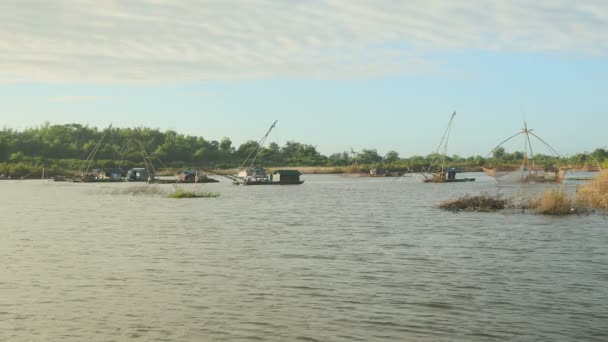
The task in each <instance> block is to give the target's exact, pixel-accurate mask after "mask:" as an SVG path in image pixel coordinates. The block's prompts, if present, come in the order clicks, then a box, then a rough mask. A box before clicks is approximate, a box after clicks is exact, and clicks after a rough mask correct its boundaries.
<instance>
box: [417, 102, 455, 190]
mask: <svg viewBox="0 0 608 342" xmlns="http://www.w3.org/2000/svg"><path fill="white" fill-rule="evenodd" d="M455 117H456V111H454V112H453V113H452V116H451V117H450V121H449V122H448V126H447V128H446V129H445V132H444V133H443V136H442V137H441V141H440V142H439V145H437V149H436V150H435V153H434V155H435V157H434V158H435V159H433V160H432V161H431V164H430V165H429V168H428V169H427V171H426V173H431V174H432V173H435V172H436V167H437V166H439V165H441V170H439V172H440V174H441V177H444V175H443V170H445V160H446V155H447V152H448V140H449V139H450V134H451V132H452V124H453V122H454V118H455ZM440 151H441V152H442V153H441V155H440V156H438V155H439V154H440V153H439V152H440ZM422 175H423V176H424V177H425V178H428V177H427V175H426V174H424V173H423V174H422Z"/></svg>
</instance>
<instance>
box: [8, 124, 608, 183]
mask: <svg viewBox="0 0 608 342" xmlns="http://www.w3.org/2000/svg"><path fill="white" fill-rule="evenodd" d="M104 134H105V137H104V143H103V144H102V145H100V147H99V150H98V151H97V153H96V155H95V158H94V161H93V162H92V164H91V165H90V167H91V168H113V167H121V168H123V169H127V168H131V167H138V166H141V165H142V164H143V162H142V153H141V150H140V148H139V146H138V145H137V143H135V141H136V140H137V141H140V142H143V146H144V147H145V149H146V150H147V152H148V153H149V154H150V157H151V160H152V162H153V163H154V165H155V166H156V167H157V168H158V169H160V170H162V169H165V170H171V171H173V170H178V169H180V168H186V167H199V168H205V169H229V168H237V167H239V166H240V164H241V163H242V161H243V160H245V158H246V157H247V156H248V155H249V154H250V153H251V152H252V151H253V150H255V149H256V148H257V142H256V141H247V142H244V143H243V144H241V145H239V146H234V145H233V143H232V141H231V140H230V138H227V137H225V138H222V139H220V140H219V141H217V140H209V139H205V138H203V137H200V136H190V135H184V134H179V133H177V132H175V131H172V130H167V131H160V130H158V129H151V128H108V129H101V130H100V129H98V128H96V127H88V126H83V125H80V124H66V125H51V124H48V123H46V124H44V125H41V126H39V127H34V128H29V129H25V130H22V131H17V130H12V129H8V128H4V129H3V130H1V131H0V174H4V175H5V176H9V175H10V176H12V177H26V178H27V177H31V178H39V177H40V176H42V173H43V170H44V171H45V174H46V175H49V176H53V175H59V174H71V173H75V172H77V171H78V170H79V169H81V168H82V166H83V165H82V162H83V160H85V159H87V157H88V156H89V155H90V153H91V151H92V150H93V149H94V148H95V146H96V145H97V144H98V143H99V142H100V141H101V140H102V137H103V136H104ZM522 157H523V154H522V153H521V152H517V151H515V152H512V153H509V152H507V151H505V150H504V149H501V148H499V149H497V150H495V151H494V152H493V154H492V155H491V156H488V157H487V158H486V157H483V156H479V155H477V156H470V157H461V156H456V155H454V156H448V157H447V158H446V161H447V163H449V165H450V166H455V167H459V168H461V169H462V171H479V170H480V167H481V166H482V165H493V166H497V165H502V166H509V165H517V164H519V163H520V161H521V159H522ZM436 159H437V156H436V155H434V154H430V155H427V156H408V157H402V156H400V155H399V154H398V153H397V152H395V151H389V152H387V153H386V154H384V155H382V154H379V153H378V151H377V150H376V149H373V148H368V149H363V150H361V151H359V152H356V153H355V152H352V151H351V152H341V153H333V154H330V155H323V154H321V153H320V152H319V151H318V150H317V148H316V146H314V145H310V144H303V143H299V142H294V141H288V142H287V143H285V144H284V145H283V146H279V145H278V144H276V143H270V144H268V145H267V146H265V147H263V148H262V150H261V152H260V155H259V158H258V161H259V163H260V165H264V166H266V167H290V166H291V167H298V168H300V167H308V168H312V169H311V170H313V171H312V172H311V173H359V172H367V171H368V170H370V169H378V170H388V171H392V172H405V171H421V170H422V169H424V168H425V167H427V166H428V165H429V164H431V162H432V161H433V160H436ZM535 160H536V163H537V164H538V165H553V166H561V165H570V166H572V165H575V166H577V167H580V168H595V167H596V165H597V164H603V166H604V167H608V150H605V149H601V148H598V149H596V150H595V151H594V152H593V153H590V154H584V153H580V154H577V155H573V156H571V157H569V158H567V159H566V160H557V158H555V157H552V156H546V155H536V156H535Z"/></svg>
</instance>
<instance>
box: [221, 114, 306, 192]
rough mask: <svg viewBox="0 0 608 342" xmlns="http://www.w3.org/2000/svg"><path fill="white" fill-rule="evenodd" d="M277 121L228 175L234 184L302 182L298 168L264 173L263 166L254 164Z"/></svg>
mask: <svg viewBox="0 0 608 342" xmlns="http://www.w3.org/2000/svg"><path fill="white" fill-rule="evenodd" d="M277 121H278V120H275V121H274V123H273V124H272V125H271V126H270V128H269V129H268V131H267V132H266V134H265V135H264V136H263V137H262V138H261V139H260V140H259V141H258V144H257V148H256V149H255V150H253V151H251V153H249V155H248V156H247V158H246V159H245V161H244V162H243V164H242V165H241V167H240V168H239V172H238V173H237V174H236V176H228V178H230V179H231V180H232V183H233V184H234V185H299V184H302V183H304V181H303V180H300V176H301V175H302V174H301V173H300V171H298V170H286V169H283V170H275V171H273V172H271V173H266V170H265V169H264V168H262V167H260V166H254V165H255V162H256V161H257V159H258V156H259V154H260V151H261V150H262V146H263V145H264V142H265V141H266V139H267V138H268V135H269V134H270V132H271V131H272V129H273V128H275V127H276V124H277Z"/></svg>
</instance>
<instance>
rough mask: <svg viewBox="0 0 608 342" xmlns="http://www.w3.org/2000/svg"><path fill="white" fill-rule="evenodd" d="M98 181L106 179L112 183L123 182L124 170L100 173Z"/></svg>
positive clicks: (117, 169)
mask: <svg viewBox="0 0 608 342" xmlns="http://www.w3.org/2000/svg"><path fill="white" fill-rule="evenodd" d="M98 179H106V180H110V181H121V180H122V170H121V169H119V168H112V169H109V170H106V171H101V172H99V176H98Z"/></svg>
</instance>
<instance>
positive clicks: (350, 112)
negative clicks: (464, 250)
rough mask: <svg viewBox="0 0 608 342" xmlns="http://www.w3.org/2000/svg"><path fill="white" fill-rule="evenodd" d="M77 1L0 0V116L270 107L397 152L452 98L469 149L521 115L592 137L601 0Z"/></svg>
mask: <svg viewBox="0 0 608 342" xmlns="http://www.w3.org/2000/svg"><path fill="white" fill-rule="evenodd" d="M94 4H96V3H94V2H90V3H87V1H78V2H73V1H57V2H52V3H50V4H46V3H45V4H39V5H36V6H34V5H32V4H26V3H23V2H18V1H12V2H11V1H8V2H3V3H2V4H0V20H2V21H3V23H5V24H3V25H2V27H1V28H0V113H2V114H1V117H2V123H1V124H2V125H3V126H6V127H11V128H18V129H22V128H27V127H32V126H35V125H38V124H41V123H42V122H44V121H50V122H51V123H71V122H78V123H83V124H89V125H93V126H98V127H105V126H107V125H108V124H109V123H110V122H112V123H114V125H115V126H122V127H133V126H148V127H155V128H160V129H174V130H176V131H178V132H182V133H187V134H194V135H201V136H204V137H206V138H209V139H220V138H222V137H224V136H228V137H230V138H231V139H233V141H234V142H235V143H237V144H239V143H241V142H244V141H245V140H249V139H255V140H257V139H258V138H259V136H261V135H262V134H263V133H264V132H265V130H266V129H267V127H268V126H269V125H270V124H271V123H272V121H273V120H275V119H277V120H279V123H278V125H277V129H276V130H275V131H273V133H272V135H271V137H270V140H271V141H276V142H278V143H279V144H283V143H284V142H285V141H287V140H295V141H298V142H302V143H308V144H313V145H315V146H317V148H318V149H319V150H320V151H321V152H323V153H326V154H328V153H333V152H341V151H344V150H348V149H350V148H351V147H352V148H354V149H355V150H360V149H362V148H377V149H378V151H379V152H380V153H381V154H383V153H385V152H387V151H388V150H396V151H398V152H399V153H400V154H401V155H403V156H408V155H412V154H427V153H429V152H431V151H433V150H434V149H435V147H436V144H437V143H438V141H439V139H440V137H441V135H442V133H443V130H444V129H445V125H446V124H447V122H448V120H449V117H450V115H451V113H452V111H453V110H456V111H457V113H458V114H457V118H456V121H455V125H454V130H453V136H452V139H451V142H450V148H449V153H451V154H460V155H472V154H481V155H485V154H487V153H488V152H489V151H490V150H491V149H492V148H493V147H494V146H495V145H496V144H497V143H498V142H500V141H501V140H503V139H504V138H506V137H508V136H509V135H511V134H513V133H515V132H517V131H518V130H519V129H520V128H521V127H522V125H523V120H526V121H527V122H528V123H529V125H530V126H531V127H533V128H534V129H535V132H536V133H537V134H539V135H541V136H542V137H544V138H546V140H548V141H549V142H550V143H551V144H552V145H553V146H554V147H555V148H556V149H557V150H559V151H560V152H562V153H564V154H571V153H575V152H579V151H585V150H592V149H594V148H597V147H604V148H606V147H607V145H608V139H607V138H606V136H607V135H606V127H608V115H607V114H608V113H607V111H608V97H607V96H606V94H608V59H607V58H606V56H607V55H608V39H605V38H606V37H607V36H608V4H607V3H605V2H603V1H588V2H586V3H585V4H583V5H579V4H572V3H570V2H566V1H557V0H555V1H553V0H552V1H538V2H535V3H534V4H530V2H527V1H510V2H503V3H501V4H500V5H497V4H496V3H495V2H493V1H482V0H476V1H469V2H466V4H457V3H456V2H451V1H441V0H437V1H420V2H418V1H412V2H393V1H381V0H380V1H354V0H353V1H349V2H346V1H331V0H327V1H322V0H316V1H313V0H311V1H304V2H297V3H294V2H291V1H263V0H260V1H226V2H218V1H189V0H183V1H175V2H173V3H171V4H170V5H167V4H163V3H159V2H154V1H124V2H120V3H111V2H107V3H102V4H101V5H96V6H93V5H94ZM519 145H521V144H519ZM519 145H518V144H516V143H514V144H513V145H512V146H507V147H508V148H509V149H515V148H517V147H519ZM538 150H539V152H545V151H543V149H542V148H540V146H539V147H538Z"/></svg>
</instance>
